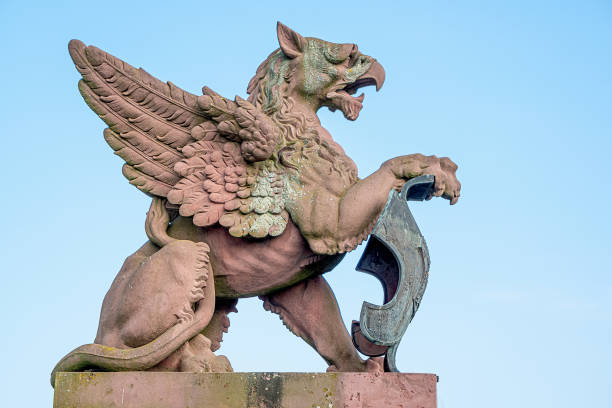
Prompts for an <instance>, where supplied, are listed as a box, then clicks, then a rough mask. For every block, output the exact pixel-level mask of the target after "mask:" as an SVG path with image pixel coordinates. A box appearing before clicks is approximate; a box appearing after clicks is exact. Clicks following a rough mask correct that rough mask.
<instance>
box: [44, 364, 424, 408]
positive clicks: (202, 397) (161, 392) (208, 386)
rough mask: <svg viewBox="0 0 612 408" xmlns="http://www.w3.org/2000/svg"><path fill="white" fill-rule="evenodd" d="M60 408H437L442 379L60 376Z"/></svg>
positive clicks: (268, 375)
mask: <svg viewBox="0 0 612 408" xmlns="http://www.w3.org/2000/svg"><path fill="white" fill-rule="evenodd" d="M53 406H54V407H55V408H76V407H78V408H94V407H95V408H99V407H126V408H129V407H132V408H188V407H189V408H195V407H211V408H238V407H240V408H244V407H249V408H250V407H256V408H315V407H318V408H332V407H337V408H340V407H342V408H361V407H363V408H365V407H368V408H378V407H381V408H382V407H393V408H435V407H436V375H434V374H401V373H325V374H322V373H171V372H120V373H108V372H88V373H64V372H62V373H58V375H57V377H56V383H55V399H54V404H53Z"/></svg>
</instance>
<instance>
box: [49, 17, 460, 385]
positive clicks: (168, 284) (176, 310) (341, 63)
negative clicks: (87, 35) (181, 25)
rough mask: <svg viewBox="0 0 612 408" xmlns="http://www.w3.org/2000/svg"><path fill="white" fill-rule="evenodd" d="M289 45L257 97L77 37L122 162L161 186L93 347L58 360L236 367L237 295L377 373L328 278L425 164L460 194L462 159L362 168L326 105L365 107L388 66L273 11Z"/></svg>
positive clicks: (413, 158) (377, 364)
mask: <svg viewBox="0 0 612 408" xmlns="http://www.w3.org/2000/svg"><path fill="white" fill-rule="evenodd" d="M277 34H278V42H279V46H280V48H279V49H277V50H275V51H273V52H272V53H271V54H270V55H269V56H268V58H266V60H265V61H264V62H262V63H261V65H260V66H259V67H258V68H257V72H256V73H255V76H254V77H253V79H251V81H250V83H249V85H248V88H247V93H248V94H249V97H248V99H246V100H245V99H242V98H240V97H239V96H236V98H235V99H234V100H229V99H226V98H224V97H223V96H221V95H219V94H217V93H215V92H214V91H213V90H211V89H209V88H207V87H204V88H203V89H202V93H203V95H201V96H196V95H193V94H190V93H188V92H186V91H183V90H182V89H180V88H179V87H177V86H176V85H174V84H173V83H171V82H167V83H164V82H161V81H159V80H157V79H156V78H154V77H152V76H151V75H149V74H148V73H147V72H146V71H144V70H142V69H136V68H134V67H132V66H130V65H128V64H127V63H125V62H123V61H121V60H120V59H118V58H115V57H113V56H112V55H110V54H107V53H105V52H103V51H101V50H100V49H98V48H95V47H93V46H85V45H84V44H83V43H82V42H80V41H77V40H72V41H71V42H70V44H69V46H68V48H69V51H70V55H71V57H72V59H73V61H74V63H75V65H76V68H77V70H78V71H79V72H80V74H81V75H82V77H83V79H82V80H81V81H80V82H79V90H80V92H81V94H82V96H83V98H84V99H85V102H87V104H88V105H89V107H90V108H91V109H92V110H93V111H94V112H96V113H97V114H98V116H100V118H101V119H102V120H103V121H104V122H105V123H106V124H107V125H108V128H106V129H105V130H104V138H105V139H106V141H107V142H108V144H109V145H110V146H111V148H112V149H113V150H114V151H115V154H117V155H118V156H119V157H121V158H122V159H123V160H124V161H125V164H124V165H123V175H124V176H125V177H126V178H127V179H128V180H129V182H130V183H131V184H132V185H134V186H136V187H137V188H138V189H140V190H141V191H143V192H144V193H145V194H147V195H149V196H150V197H151V198H152V204H151V208H150V210H149V212H148V214H147V217H146V222H145V231H146V234H147V236H148V238H149V240H148V242H146V243H145V244H144V245H143V246H142V247H140V249H138V250H137V251H136V252H135V253H134V254H132V255H130V256H129V257H128V258H127V259H126V261H125V263H124V264H123V267H122V268H121V270H120V271H119V274H118V275H117V277H116V278H115V280H114V281H113V283H112V285H111V288H110V290H109V291H108V293H107V295H106V297H105V299H104V302H103V304H102V311H101V316H100V323H99V328H98V332H97V335H96V338H95V340H94V343H93V344H86V345H83V346H81V347H78V348H76V349H75V350H73V351H72V352H70V353H69V354H68V355H66V356H65V357H64V358H63V359H62V360H61V361H60V362H59V363H58V364H57V365H56V367H55V369H54V370H53V373H52V383H53V378H54V377H55V374H56V373H57V372H60V371H79V370H88V369H94V370H110V371H122V370H132V371H133V370H157V371H164V370H165V371H197V372H226V371H231V370H232V368H231V365H230V364H229V361H228V360H227V358H225V357H224V356H217V355H215V354H214V352H215V351H216V350H217V349H219V347H220V342H221V340H222V336H223V333H224V332H227V329H228V326H229V320H228V318H227V315H228V313H229V312H232V311H236V310H235V305H236V302H237V299H238V298H242V297H251V296H259V298H260V299H262V300H263V305H264V308H265V309H266V310H270V311H272V312H274V313H277V314H279V315H280V317H281V319H282V321H283V322H284V324H285V325H286V326H287V327H288V328H289V329H290V330H291V331H292V332H293V333H295V334H296V335H297V336H300V337H301V338H303V339H304V340H305V341H306V342H307V343H308V344H309V345H311V346H312V347H313V348H314V349H315V350H316V351H317V352H318V353H319V354H320V355H321V356H322V357H323V359H325V361H326V362H327V363H328V364H329V368H328V371H383V370H384V367H383V364H382V361H381V360H382V359H380V358H369V359H367V360H365V361H364V360H362V359H361V358H360V356H359V354H358V352H357V351H356V349H355V346H354V345H353V343H352V341H351V336H350V335H349V333H348V332H347V330H346V328H345V326H344V324H343V322H342V319H341V316H340V311H339V309H338V305H337V303H336V299H335V297H334V294H333V292H332V290H331V288H330V287H329V285H328V284H327V282H326V280H325V279H324V277H323V276H322V274H323V273H325V272H328V271H330V270H331V269H333V268H334V267H335V266H336V265H337V264H338V262H339V261H340V260H341V259H342V257H343V254H344V253H346V252H348V251H352V250H354V249H355V248H356V247H357V245H359V244H360V243H361V242H362V241H363V240H364V239H366V238H367V237H368V235H369V233H370V232H371V231H372V228H373V227H374V224H375V223H376V221H377V219H378V217H379V215H380V214H381V212H382V211H383V209H384V207H385V203H386V201H387V197H388V195H389V192H390V191H391V190H398V191H399V190H401V188H402V186H403V185H404V183H406V181H407V180H410V179H412V178H415V177H417V176H420V175H423V174H430V175H433V176H434V177H435V184H434V188H433V191H432V195H434V196H441V197H444V198H446V199H448V200H450V203H451V204H454V203H455V202H456V201H457V199H458V198H459V190H460V183H459V182H458V181H457V179H456V177H455V171H456V169H457V166H456V165H455V164H454V163H453V162H452V161H451V160H450V159H448V158H438V157H436V156H423V155H420V154H412V155H407V156H399V157H395V158H393V159H390V160H388V161H386V162H384V163H383V164H382V165H381V166H380V168H379V169H378V170H377V171H376V172H374V173H373V174H371V175H370V176H368V177H366V178H364V179H359V178H358V177H357V167H356V165H355V163H354V162H353V161H352V160H351V159H350V158H349V157H348V156H346V154H345V153H344V151H343V149H342V148H341V147H340V146H339V145H338V144H337V143H336V142H334V140H333V139H332V137H331V135H330V134H329V132H328V131H327V130H325V129H324V128H323V127H322V126H321V124H320V122H319V119H318V117H317V114H316V113H317V111H318V110H319V109H320V108H321V107H324V106H325V107H327V108H329V109H330V110H332V111H335V110H340V111H342V113H343V114H344V116H345V117H346V118H347V119H349V120H355V119H357V117H358V116H359V112H360V110H361V108H362V104H363V100H364V95H363V94H362V95H360V96H358V97H355V96H352V95H353V94H355V93H356V92H357V90H358V89H359V88H361V87H364V86H368V85H374V86H376V89H377V90H379V89H380V87H381V86H382V84H383V82H384V79H385V72H384V70H383V67H382V66H381V65H380V64H379V63H378V62H377V61H376V60H375V59H374V58H372V57H370V56H367V55H365V54H362V53H361V52H360V51H359V49H358V48H357V45H355V44H336V43H331V42H327V41H322V40H319V39H316V38H307V37H302V36H301V35H300V34H298V33H297V32H295V31H293V30H291V29H290V28H288V27H287V26H285V25H283V24H281V23H278V25H277Z"/></svg>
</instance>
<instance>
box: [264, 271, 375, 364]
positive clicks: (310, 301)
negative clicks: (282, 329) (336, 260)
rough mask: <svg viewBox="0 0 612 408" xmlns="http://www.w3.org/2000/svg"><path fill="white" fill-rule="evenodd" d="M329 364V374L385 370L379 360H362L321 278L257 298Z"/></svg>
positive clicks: (336, 305) (329, 289) (331, 295)
mask: <svg viewBox="0 0 612 408" xmlns="http://www.w3.org/2000/svg"><path fill="white" fill-rule="evenodd" d="M260 298H261V299H262V300H263V301H264V308H265V309H266V310H270V311H272V312H273V313H277V314H279V315H280V318H281V319H282V320H283V323H285V325H286V326H287V328H289V330H291V331H292V332H293V333H294V334H295V335H297V336H299V337H301V338H303V339H304V340H305V341H306V342H307V343H308V344H310V345H311V346H312V347H313V348H314V349H315V350H316V351H317V352H318V353H319V354H320V355H321V357H323V359H324V360H325V361H326V362H327V363H328V364H329V368H328V371H380V372H382V371H384V369H383V366H382V360H381V359H368V360H366V361H364V360H362V359H361V358H360V357H359V354H358V353H357V350H356V349H355V347H354V346H353V342H352V340H351V337H350V335H349V333H348V331H347V330H346V328H345V327H344V323H343V322H342V317H341V316H340V309H339V308H338V303H337V302H336V297H335V296H334V293H333V291H332V290H331V288H330V287H329V284H328V283H327V281H326V280H325V279H324V278H323V277H322V276H320V275H319V276H315V277H312V278H309V279H307V280H305V281H302V282H300V283H298V284H296V285H294V286H291V287H289V288H287V289H283V290H281V291H278V292H276V293H273V294H271V295H267V296H261V297H260Z"/></svg>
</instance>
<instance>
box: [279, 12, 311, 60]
mask: <svg viewBox="0 0 612 408" xmlns="http://www.w3.org/2000/svg"><path fill="white" fill-rule="evenodd" d="M276 33H277V34H278V44H279V45H280V47H281V50H283V53H284V54H285V55H286V56H287V57H289V58H295V57H297V56H298V55H300V54H301V53H302V52H304V48H305V47H306V40H305V39H304V37H302V36H301V35H299V34H298V33H296V32H295V31H293V30H292V29H290V28H289V27H287V26H286V25H284V24H283V23H281V22H280V21H278V22H277V23H276Z"/></svg>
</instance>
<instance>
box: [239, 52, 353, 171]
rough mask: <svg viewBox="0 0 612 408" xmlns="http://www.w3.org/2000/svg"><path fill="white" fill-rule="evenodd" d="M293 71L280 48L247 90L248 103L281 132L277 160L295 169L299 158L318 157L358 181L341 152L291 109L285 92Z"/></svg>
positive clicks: (302, 115) (346, 158) (291, 106)
mask: <svg viewBox="0 0 612 408" xmlns="http://www.w3.org/2000/svg"><path fill="white" fill-rule="evenodd" d="M294 70H295V67H291V60H290V59H289V58H287V56H285V54H284V53H283V52H282V51H281V50H280V48H279V49H276V50H274V51H273V52H272V53H271V54H270V55H269V56H268V58H266V59H265V60H264V61H263V62H262V63H261V64H260V65H259V67H258V68H257V72H256V73H255V76H254V77H253V78H252V79H251V81H250V82H249V85H248V87H247V93H248V94H249V98H248V101H249V102H251V103H252V104H253V105H255V106H257V107H258V108H260V109H261V110H262V111H263V112H264V113H265V114H267V115H268V116H270V117H271V118H272V120H273V121H274V122H276V124H277V125H278V126H279V127H280V128H281V129H282V134H283V139H284V140H283V145H282V146H279V150H278V151H277V156H278V159H279V160H280V162H281V163H282V164H283V165H285V166H286V167H289V168H293V169H297V163H298V162H300V161H301V159H302V158H306V159H312V158H313V157H314V155H317V156H319V157H320V158H322V159H324V160H327V161H329V162H330V163H331V164H332V168H334V169H335V170H336V171H337V172H338V173H340V174H344V175H348V176H349V178H351V179H357V169H356V167H355V165H354V163H353V162H352V160H350V159H349V158H348V157H346V155H345V154H344V152H343V151H342V149H341V148H339V147H338V146H336V145H335V143H331V144H330V143H328V142H327V141H326V140H322V139H321V137H320V136H319V133H318V131H317V130H316V124H314V123H311V121H310V120H308V119H307V118H306V116H305V115H304V114H303V113H301V112H299V111H295V110H294V109H293V106H294V103H293V101H292V100H291V98H289V97H288V89H289V83H290V81H291V78H292V76H293V74H294Z"/></svg>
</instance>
